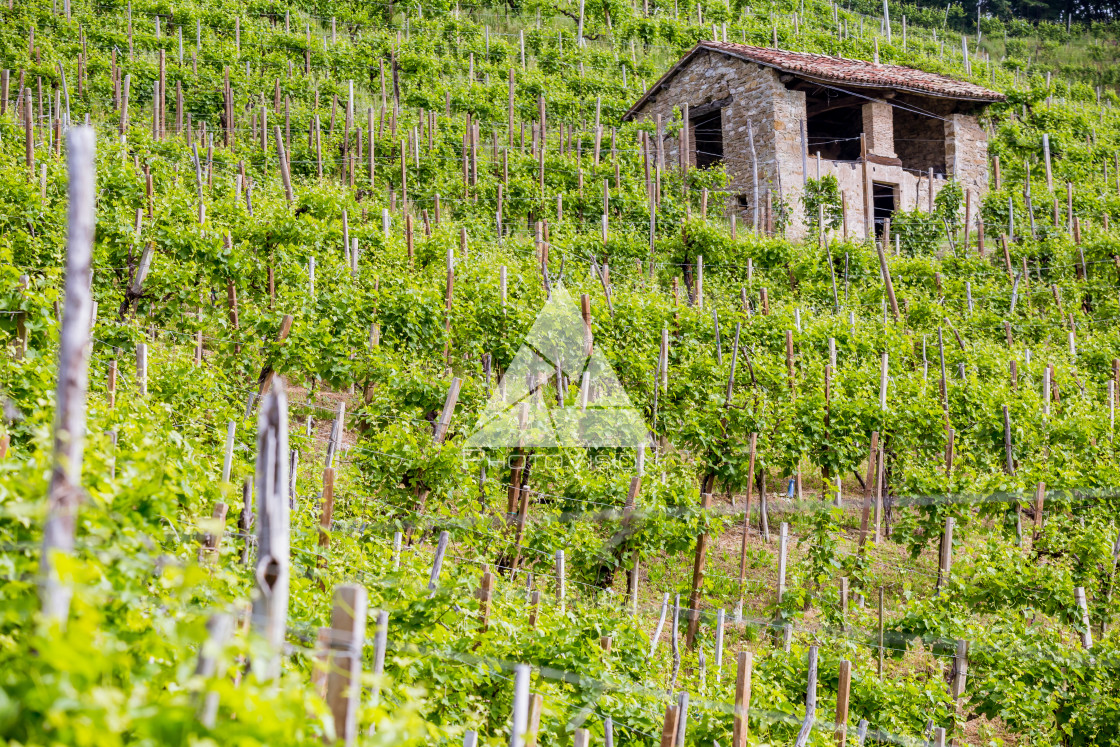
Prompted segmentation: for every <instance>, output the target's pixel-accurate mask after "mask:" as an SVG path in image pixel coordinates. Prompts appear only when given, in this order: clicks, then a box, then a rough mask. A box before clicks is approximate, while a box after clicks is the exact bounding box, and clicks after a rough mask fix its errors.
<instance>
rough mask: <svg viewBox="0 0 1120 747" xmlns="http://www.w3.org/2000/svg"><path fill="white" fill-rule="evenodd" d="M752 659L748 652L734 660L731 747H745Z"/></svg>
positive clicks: (740, 654) (740, 653)
mask: <svg viewBox="0 0 1120 747" xmlns="http://www.w3.org/2000/svg"><path fill="white" fill-rule="evenodd" d="M753 664H754V658H753V656H752V655H751V653H750V652H749V651H740V652H739V655H738V656H737V657H736V659H735V666H736V670H735V672H736V673H735V722H734V727H733V732H732V737H731V747H746V745H747V732H748V731H749V726H750V724H749V721H748V717H749V716H750V711H751V668H752V666H753Z"/></svg>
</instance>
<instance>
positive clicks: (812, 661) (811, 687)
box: [794, 646, 817, 747]
mask: <svg viewBox="0 0 1120 747" xmlns="http://www.w3.org/2000/svg"><path fill="white" fill-rule="evenodd" d="M816 716H817V647H816V646H810V647H809V677H808V684H807V685H806V687H805V719H804V720H803V721H802V722H801V730H800V731H799V732H798V733H797V741H796V742H794V745H795V747H805V745H807V744H808V743H809V735H810V734H811V733H812V731H813V722H814V720H815V719H816Z"/></svg>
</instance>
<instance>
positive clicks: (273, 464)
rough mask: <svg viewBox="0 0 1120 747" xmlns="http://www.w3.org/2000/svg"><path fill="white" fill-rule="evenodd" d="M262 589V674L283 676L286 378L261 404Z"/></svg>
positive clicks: (258, 618) (258, 610)
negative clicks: (267, 653)
mask: <svg viewBox="0 0 1120 747" xmlns="http://www.w3.org/2000/svg"><path fill="white" fill-rule="evenodd" d="M254 484H255V485H256V489H257V506H258V510H259V512H260V515H259V516H258V517H257V547H258V551H257V567H256V571H255V574H254V577H255V578H256V581H257V588H256V591H255V593H254V596H253V621H254V625H255V627H256V628H257V630H258V632H259V633H260V634H261V635H262V636H263V637H264V639H265V641H266V642H267V643H268V645H269V647H270V648H271V649H272V656H271V657H270V658H269V659H268V661H266V662H265V664H264V667H263V671H261V676H262V677H263V678H264V679H275V678H276V677H278V676H279V675H280V657H281V649H282V646H283V643H284V633H285V631H286V629H287V623H288V581H289V578H288V564H289V547H290V545H289V543H290V537H289V531H290V525H289V505H288V395H287V390H286V388H285V386H284V382H283V380H281V381H278V382H276V385H275V386H274V387H273V388H272V391H270V392H269V393H268V394H267V395H265V397H264V399H263V400H262V401H261V408H260V414H259V416H258V418H257V472H256V480H255V482H254Z"/></svg>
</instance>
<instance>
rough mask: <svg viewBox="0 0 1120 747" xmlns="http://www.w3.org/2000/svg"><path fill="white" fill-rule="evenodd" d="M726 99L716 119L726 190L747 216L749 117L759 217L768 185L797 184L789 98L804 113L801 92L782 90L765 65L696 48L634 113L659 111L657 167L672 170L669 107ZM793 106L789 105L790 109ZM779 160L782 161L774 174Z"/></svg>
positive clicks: (676, 120) (673, 115) (646, 115)
mask: <svg viewBox="0 0 1120 747" xmlns="http://www.w3.org/2000/svg"><path fill="white" fill-rule="evenodd" d="M728 98H730V99H731V102H730V103H729V104H728V105H727V106H725V107H724V108H723V111H722V120H723V155H724V162H725V164H726V168H727V173H728V175H729V176H730V178H731V185H730V187H729V189H730V190H731V191H732V193H733V194H736V195H743V196H745V199H746V207H745V208H740V216H741V217H740V219H741V220H750V218H751V217H752V215H753V210H752V199H753V187H752V184H753V173H752V158H751V148H750V139H749V137H748V132H747V123H748V122H750V124H751V127H752V128H753V131H754V149H755V154H756V156H757V162H758V194H759V221H761V220H762V212H763V207H762V206H764V205H765V201H766V192H767V190H768V189H772V190H774V192H775V193H777V191H778V184H779V181H780V182H781V186H782V188H783V191H789V190H790V189H791V188H792V187H793V186H794V185H796V186H797V187H800V185H801V160H800V159H801V145H800V137H801V133H800V129H799V127H800V125H799V122H798V119H797V118H793V119H791V118H790V111H791V110H790V103H789V100H790V99H791V98H792V99H794V100H795V101H796V100H797V99H800V111H801V112H804V109H805V105H804V94H799V93H795V92H791V91H788V90H786V88H785V86H783V85H782V84H781V82H780V81H779V80H778V76H777V73H776V72H775V71H774V70H773V69H771V68H767V67H762V66H760V65H756V64H754V63H751V62H746V61H744V60H740V59H737V58H735V57H730V56H728V55H723V54H713V53H712V52H708V51H702V52H700V53H699V54H697V55H696V57H694V58H693V60H692V62H691V63H690V64H689V65H688V66H687V67H686V68H685V69H683V70H681V71H680V72H679V73H678V74H677V75H676V76H675V77H674V78H673V79H672V80H670V81H669V82H668V85H666V86H665V87H663V88H661V89H660V90H658V91H657V92H656V93H655V94H654V95H653V96H651V97H650V99H649V100H648V101H647V102H646V104H645V106H644V107H643V108H642V110H641V111H640V112H639V114H638V118H639V119H641V120H643V121H652V120H653V119H654V118H655V117H656V115H658V114H660V115H661V122H662V127H663V128H664V129H665V131H666V135H665V137H664V144H663V145H664V149H665V163H664V164H663V169H664V170H666V171H671V170H676V169H678V168H679V163H680V160H679V159H680V156H679V151H678V146H679V141H678V138H677V136H676V135H669V134H667V132H668V130H669V129H672V130H674V131H676V130H677V129H678V128H679V126H680V113H679V111H677V112H675V111H674V110H680V109H681V108H682V107H683V105H684V104H688V105H689V107H690V108H691V109H693V110H695V109H696V108H697V107H700V106H703V105H705V104H709V103H712V102H715V101H721V100H724V99H728ZM796 106H797V105H796V104H794V109H796ZM690 134H693V133H692V131H691V130H690ZM689 140H690V142H689V150H688V152H689V154H690V157H691V162H692V163H695V147H696V144H695V138H694V137H690V138H689ZM779 154H781V155H779ZM779 163H781V164H782V166H783V169H782V170H781V171H780V173H779V167H778V164H779ZM792 166H796V172H795V173H794V172H791V171H790V170H789V169H790V167H792ZM729 203H730V204H734V203H735V201H734V200H730V201H729ZM713 207H714V206H713Z"/></svg>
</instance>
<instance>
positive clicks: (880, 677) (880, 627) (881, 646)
mask: <svg viewBox="0 0 1120 747" xmlns="http://www.w3.org/2000/svg"><path fill="white" fill-rule="evenodd" d="M879 679H880V680H882V679H883V587H882V586H880V587H879Z"/></svg>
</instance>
